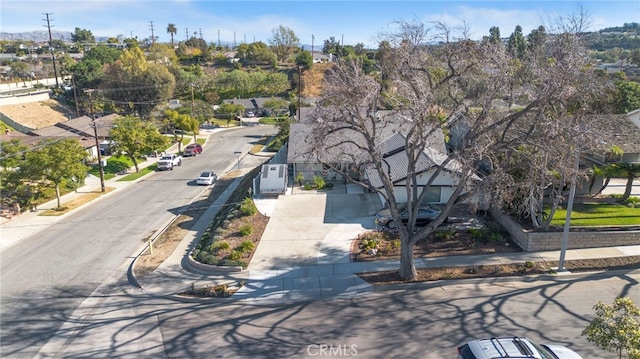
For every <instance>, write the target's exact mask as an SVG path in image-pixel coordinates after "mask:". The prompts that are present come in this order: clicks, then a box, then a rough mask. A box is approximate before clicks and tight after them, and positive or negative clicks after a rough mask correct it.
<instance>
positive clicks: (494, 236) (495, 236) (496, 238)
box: [489, 232, 504, 243]
mask: <svg viewBox="0 0 640 359" xmlns="http://www.w3.org/2000/svg"><path fill="white" fill-rule="evenodd" d="M489 240H490V241H492V242H497V243H500V242H502V241H503V240H504V238H503V237H502V233H500V232H492V233H491V234H489Z"/></svg>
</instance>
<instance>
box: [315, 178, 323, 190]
mask: <svg viewBox="0 0 640 359" xmlns="http://www.w3.org/2000/svg"><path fill="white" fill-rule="evenodd" d="M313 184H314V185H315V187H316V188H317V189H323V188H324V178H322V177H320V176H313Z"/></svg>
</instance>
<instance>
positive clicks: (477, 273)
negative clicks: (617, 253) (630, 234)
mask: <svg viewBox="0 0 640 359" xmlns="http://www.w3.org/2000/svg"><path fill="white" fill-rule="evenodd" d="M557 266H558V262H556V261H549V262H525V263H514V264H499V265H478V266H466V267H444V268H421V269H418V270H417V272H418V275H417V277H416V279H415V280H412V281H405V280H402V279H401V278H400V276H399V275H398V271H397V270H390V271H381V272H370V273H361V274H359V276H360V278H362V279H364V280H365V281H367V282H368V283H371V284H372V285H374V286H382V285H393V284H402V283H417V282H430V281H438V280H447V279H468V278H493V277H508V276H522V275H534V274H552V273H554V272H553V270H552V268H557ZM565 268H566V269H567V270H569V271H570V272H590V271H601V270H614V269H640V256H628V257H616V258H599V259H580V260H568V261H565Z"/></svg>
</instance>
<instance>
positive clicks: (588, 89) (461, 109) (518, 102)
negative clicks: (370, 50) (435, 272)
mask: <svg viewBox="0 0 640 359" xmlns="http://www.w3.org/2000/svg"><path fill="white" fill-rule="evenodd" d="M463 30H464V29H463ZM430 32H433V36H431V35H430ZM463 33H465V32H463ZM386 38H387V40H386V41H387V42H385V53H384V54H383V55H382V56H381V59H380V62H379V64H380V68H379V72H378V73H376V74H373V75H366V74H365V73H364V72H363V71H362V69H361V66H360V64H359V63H358V62H354V61H350V62H340V63H338V64H337V65H336V66H335V67H334V68H333V69H332V70H331V71H329V72H328V73H327V75H326V77H325V81H326V84H325V86H324V92H323V94H322V96H321V98H320V100H319V101H318V104H317V106H316V108H315V109H314V112H313V114H312V115H311V116H310V118H309V120H311V121H313V129H312V130H311V131H310V133H312V136H308V137H307V141H308V142H309V143H310V144H311V146H309V148H313V150H312V152H310V153H309V156H311V157H313V158H314V160H316V161H319V162H321V163H322V164H323V165H324V166H326V167H328V168H331V169H333V170H334V171H337V172H339V173H341V174H342V175H343V176H346V177H347V179H348V180H349V181H351V182H354V183H358V184H360V185H362V186H364V187H367V188H369V189H370V190H373V191H376V192H377V193H378V194H379V195H380V196H381V197H382V198H383V199H384V201H385V203H386V205H387V206H388V207H389V208H390V211H391V214H392V216H393V218H394V220H395V222H396V223H398V224H400V223H402V222H401V221H400V220H399V216H398V214H399V205H398V201H397V198H398V195H402V197H405V196H406V199H407V202H406V206H407V209H408V210H409V212H410V217H409V221H408V223H407V224H406V225H399V226H398V232H399V236H400V240H401V264H400V269H399V274H400V276H401V277H402V278H403V279H407V280H411V279H413V278H415V277H416V274H417V273H416V268H415V264H414V258H413V247H414V245H415V244H416V242H417V241H419V240H425V239H427V238H429V235H430V234H431V233H433V232H434V231H435V230H436V229H437V228H438V226H439V225H440V224H442V223H443V221H444V220H445V218H447V216H448V215H449V214H450V213H451V210H452V209H453V208H454V207H455V206H457V205H460V204H461V203H463V202H469V203H477V195H478V194H486V195H490V196H491V198H492V199H493V202H494V203H495V205H496V206H502V205H504V204H505V203H508V202H510V201H511V200H513V199H514V198H515V197H516V196H518V197H519V198H521V197H523V194H525V196H524V197H525V198H526V197H527V196H528V197H529V200H524V201H522V200H521V201H520V202H521V205H520V209H521V210H522V208H523V207H524V208H529V210H535V211H540V210H541V209H540V208H537V207H536V206H537V205H538V204H539V201H538V199H539V198H540V197H539V196H540V194H541V193H542V192H544V191H545V190H547V189H548V187H549V181H548V180H549V179H550V178H554V179H557V180H556V181H555V182H554V183H558V188H559V189H558V191H559V193H560V192H562V191H561V189H562V187H564V186H565V185H566V184H567V182H570V181H571V180H575V179H576V178H577V175H578V172H579V168H578V167H577V166H576V163H577V162H576V161H577V159H578V156H579V154H580V153H581V152H582V151H585V150H586V149H587V148H589V146H590V144H591V142H592V141H593V140H594V139H595V137H593V136H590V135H592V134H591V133H590V128H591V126H590V117H589V116H588V114H589V111H590V110H591V109H590V107H589V104H590V103H591V101H592V99H593V97H594V96H597V91H598V89H599V86H598V85H597V84H596V82H597V81H596V77H595V76H594V75H593V74H592V69H591V68H590V67H589V66H587V61H588V57H587V56H585V55H586V53H585V51H584V49H583V48H582V47H581V45H580V43H579V42H578V41H577V37H576V36H575V34H572V33H563V34H556V35H554V36H549V37H548V38H547V39H546V41H547V43H546V46H544V47H539V51H546V53H545V54H544V55H545V56H542V54H531V55H530V56H523V57H522V58H519V59H518V58H515V57H514V56H513V55H512V54H510V53H508V52H507V51H505V49H504V48H503V47H502V46H499V44H495V43H491V42H489V41H482V42H475V41H471V40H468V39H466V38H464V36H460V35H458V36H457V37H456V36H455V35H454V34H453V32H452V30H451V29H449V28H448V27H447V26H446V25H445V24H440V23H439V24H435V26H434V27H433V28H427V27H426V26H424V25H423V24H421V23H417V22H413V23H401V24H400V26H399V31H398V32H397V33H394V34H388V36H386ZM436 43H437V44H438V45H434V44H436ZM534 55H535V56H534ZM382 109H386V111H381V110H382ZM393 134H396V135H397V134H401V137H400V138H402V140H403V141H404V143H403V145H402V146H401V148H402V151H403V152H402V161H399V162H398V163H404V166H405V167H403V168H404V174H405V176H404V178H402V179H399V178H397V177H394V174H393V173H392V172H393V171H392V170H391V165H390V164H389V162H388V159H389V153H388V152H387V148H385V146H383V143H384V140H385V139H388V138H389V137H390V136H392V135H393ZM444 135H446V137H447V138H448V148H449V149H448V153H445V151H439V150H437V149H438V148H441V146H438V144H437V143H436V142H437V139H438V138H441V139H442V138H444V137H445V136H444ZM442 141H444V140H442ZM347 161H348V162H350V163H352V164H353V165H352V167H351V168H348V170H345V167H344V166H337V165H336V163H337V162H341V163H345V162H347ZM521 161H528V163H527V165H526V166H523V163H522V162H521ZM353 167H355V169H357V172H358V173H359V175H358V176H354V175H352V173H353V172H356V171H354V168H353ZM524 170H526V171H528V172H523V171H524ZM425 174H428V175H427V176H426V177H425ZM532 174H536V175H535V176H534V175H532ZM445 175H447V176H451V177H454V178H455V183H456V185H455V188H454V189H453V191H452V193H451V194H450V196H449V197H448V199H447V201H446V203H444V204H443V206H442V210H441V213H440V215H439V216H438V218H436V219H435V220H433V221H432V222H431V223H430V224H429V225H427V226H425V227H421V228H420V227H417V226H416V218H417V213H418V210H419V207H420V204H421V203H423V202H425V198H426V195H427V193H428V192H429V189H431V188H432V187H434V183H435V181H436V180H437V179H438V178H439V177H440V176H445ZM425 178H428V179H426V182H425ZM400 180H401V181H402V185H403V186H404V188H405V189H406V193H401V192H399V190H398V189H397V188H394V185H395V184H397V183H399V181H400ZM531 188H534V190H533V191H531V190H529V189H531ZM541 191H542V192H541ZM474 198H475V199H474ZM534 200H535V201H534ZM533 202H535V205H532V203H533ZM536 215H537V213H536Z"/></svg>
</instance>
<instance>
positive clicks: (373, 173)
mask: <svg viewBox="0 0 640 359" xmlns="http://www.w3.org/2000/svg"><path fill="white" fill-rule="evenodd" d="M405 146H406V137H405V136H404V135H403V134H401V133H396V134H394V135H392V136H391V137H389V138H388V139H386V140H385V141H384V142H383V143H382V144H381V148H383V149H384V150H383V151H382V154H383V156H382V158H383V159H382V161H383V162H384V165H385V166H387V171H388V174H389V177H390V178H391V182H392V183H393V187H394V195H395V198H396V201H397V202H398V203H406V202H407V201H408V199H407V189H406V187H407V165H408V163H409V159H408V157H407V152H406V151H405ZM447 158H448V155H447V154H446V153H445V152H442V151H440V150H438V149H436V148H434V147H427V148H425V149H424V151H422V152H421V153H420V154H419V155H418V159H417V161H416V164H415V171H416V178H417V184H418V185H420V186H425V185H427V183H428V182H429V180H430V179H431V178H432V177H433V176H435V175H436V170H437V169H438V168H440V167H442V170H441V171H440V173H438V174H437V177H436V178H435V179H434V180H433V182H432V183H431V186H430V187H429V189H428V193H427V195H426V197H425V202H427V203H446V202H448V201H449V199H450V198H451V196H452V194H453V192H454V191H455V189H456V187H457V186H458V183H459V177H458V175H457V174H458V173H459V172H460V165H459V163H457V162H454V161H450V162H448V163H447V162H446V160H447ZM364 175H365V177H366V179H367V180H368V182H369V183H370V184H371V185H372V186H373V187H375V188H382V187H383V182H382V179H381V178H380V175H379V174H378V171H377V170H376V169H375V168H373V167H372V166H366V167H365V168H364ZM474 179H475V180H480V178H479V177H477V176H475V177H474Z"/></svg>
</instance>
